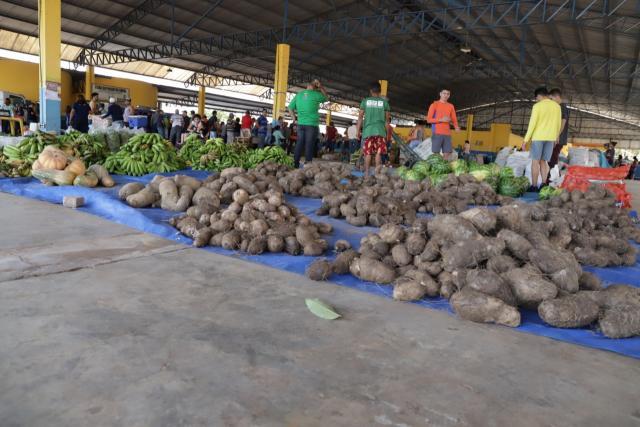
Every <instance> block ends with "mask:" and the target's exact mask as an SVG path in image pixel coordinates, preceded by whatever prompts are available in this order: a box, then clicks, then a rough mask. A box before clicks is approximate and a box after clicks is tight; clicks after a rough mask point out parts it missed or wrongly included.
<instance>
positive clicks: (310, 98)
mask: <svg viewBox="0 0 640 427" xmlns="http://www.w3.org/2000/svg"><path fill="white" fill-rule="evenodd" d="M327 99H328V98H327V91H326V90H325V89H324V87H323V86H322V83H320V81H319V80H317V79H316V80H314V81H313V82H311V83H309V84H308V85H307V89H305V90H303V91H300V92H298V93H297V94H296V96H294V97H293V99H292V100H291V103H289V113H290V114H291V117H293V121H294V122H297V138H296V139H297V140H296V146H295V150H294V154H293V163H294V167H296V168H298V167H300V157H302V152H303V151H304V158H305V162H307V163H309V162H311V161H312V160H313V153H314V151H315V148H316V143H317V141H318V125H319V124H320V115H319V114H318V110H319V108H320V104H322V103H323V102H326V101H327Z"/></svg>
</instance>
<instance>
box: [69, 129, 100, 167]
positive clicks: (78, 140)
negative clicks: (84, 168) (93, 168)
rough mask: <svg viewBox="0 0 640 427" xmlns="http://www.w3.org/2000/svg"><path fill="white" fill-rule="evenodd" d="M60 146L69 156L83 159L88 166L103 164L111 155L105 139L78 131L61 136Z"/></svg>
mask: <svg viewBox="0 0 640 427" xmlns="http://www.w3.org/2000/svg"><path fill="white" fill-rule="evenodd" d="M58 145H59V146H60V149H61V150H62V151H64V152H65V154H67V156H71V157H75V158H79V159H82V160H83V161H84V162H85V163H86V164H87V165H93V164H96V163H102V162H104V160H105V159H106V158H107V156H108V155H109V154H110V153H111V150H109V146H108V145H107V143H106V142H105V141H104V140H103V139H101V138H95V137H94V136H93V135H89V134H86V133H81V132H78V131H73V132H70V133H68V134H64V135H61V136H59V137H58Z"/></svg>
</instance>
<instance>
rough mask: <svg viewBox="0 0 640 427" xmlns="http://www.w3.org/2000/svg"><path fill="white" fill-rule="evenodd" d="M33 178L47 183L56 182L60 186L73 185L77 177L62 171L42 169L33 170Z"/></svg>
mask: <svg viewBox="0 0 640 427" xmlns="http://www.w3.org/2000/svg"><path fill="white" fill-rule="evenodd" d="M31 176H33V177H34V178H37V179H39V180H40V181H42V182H44V183H46V182H47V181H50V182H54V183H56V184H58V185H72V184H73V180H74V179H76V176H75V174H74V173H73V172H69V171H61V170H57V169H40V170H32V171H31Z"/></svg>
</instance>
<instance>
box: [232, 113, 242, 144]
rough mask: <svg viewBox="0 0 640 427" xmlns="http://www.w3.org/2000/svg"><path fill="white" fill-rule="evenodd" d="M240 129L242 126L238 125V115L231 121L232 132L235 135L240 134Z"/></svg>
mask: <svg viewBox="0 0 640 427" xmlns="http://www.w3.org/2000/svg"><path fill="white" fill-rule="evenodd" d="M240 129H242V126H241V125H240V117H236V121H235V122H234V123H233V133H234V135H235V136H238V135H240ZM231 142H233V141H231Z"/></svg>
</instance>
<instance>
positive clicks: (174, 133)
mask: <svg viewBox="0 0 640 427" xmlns="http://www.w3.org/2000/svg"><path fill="white" fill-rule="evenodd" d="M170 120H171V132H169V140H170V141H171V143H172V144H173V145H174V146H176V147H177V146H178V143H179V142H180V135H182V127H183V125H184V119H183V118H182V115H181V114H180V110H176V112H175V113H174V114H172V115H171V118H170Z"/></svg>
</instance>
